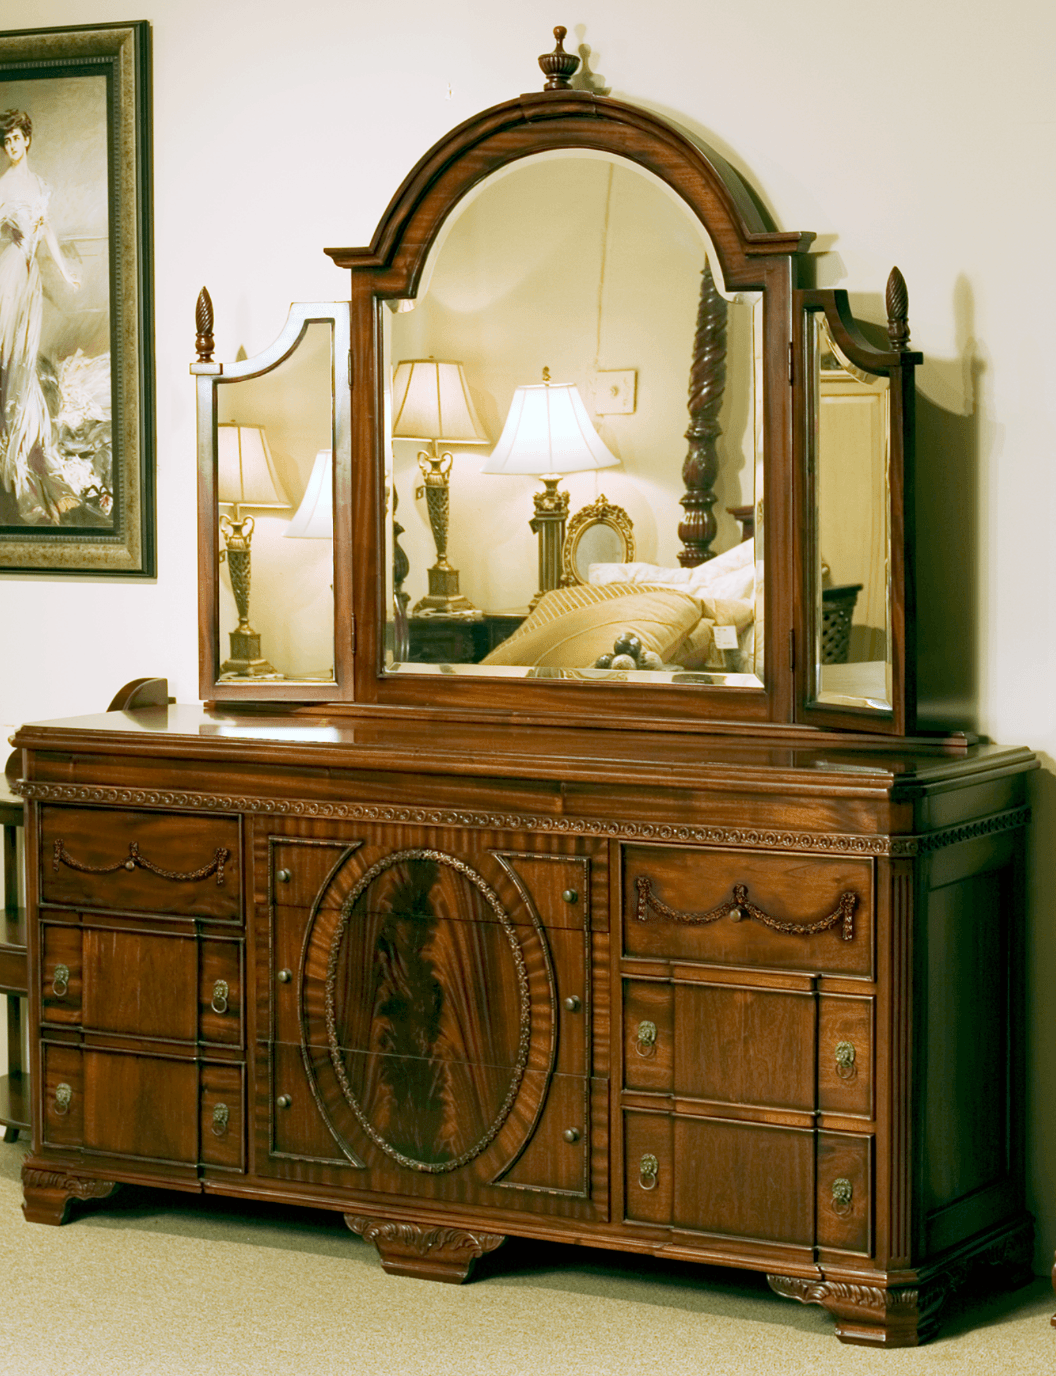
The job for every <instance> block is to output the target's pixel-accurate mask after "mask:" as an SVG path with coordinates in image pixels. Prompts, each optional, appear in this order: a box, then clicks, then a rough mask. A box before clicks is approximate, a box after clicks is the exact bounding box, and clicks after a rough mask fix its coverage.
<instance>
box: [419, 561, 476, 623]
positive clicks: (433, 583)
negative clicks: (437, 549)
mask: <svg viewBox="0 0 1056 1376" xmlns="http://www.w3.org/2000/svg"><path fill="white" fill-rule="evenodd" d="M423 612H424V613H426V614H429V613H434V614H435V613H442V614H443V615H444V616H481V615H483V613H482V612H480V611H479V610H478V609H477V608H476V607H474V605H473V603H472V602H471V601H470V600H469V598H468V597H466V596H465V595H464V594H463V593H460V592H459V590H458V569H453V568H452V567H451V565H450V564H449V563H448V562H447V560H446V559H438V560H437V562H436V563H435V564H434V565H433V567H432V568H431V569H430V570H429V592H428V593H427V594H426V596H425V597H423V598H422V599H421V600H420V601H418V602H416V603H415V604H414V610H413V612H412V613H411V614H412V616H421V615H422V613H423Z"/></svg>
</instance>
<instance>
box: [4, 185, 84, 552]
mask: <svg viewBox="0 0 1056 1376" xmlns="http://www.w3.org/2000/svg"><path fill="white" fill-rule="evenodd" d="M35 180H36V182H37V186H38V193H37V195H35V196H33V197H31V198H29V199H28V200H23V199H14V198H11V197H9V196H6V195H5V196H4V197H3V199H0V482H2V483H3V486H4V487H5V488H6V489H7V490H8V491H9V492H12V493H13V494H14V496H15V499H16V501H17V503H18V514H19V518H20V520H22V521H24V522H26V523H27V524H30V525H37V524H40V523H41V522H48V523H51V524H55V525H57V524H58V523H59V522H60V521H61V520H62V516H63V513H64V512H66V511H69V510H71V509H72V508H73V507H76V506H78V505H79V504H80V498H79V497H78V495H77V494H76V492H75V491H74V490H73V488H72V487H71V486H70V484H69V483H68V482H67V481H66V478H65V477H64V476H63V472H62V470H63V466H64V465H63V456H62V454H61V452H60V451H59V448H58V446H57V443H56V438H55V430H54V426H53V424H52V419H51V415H50V413H49V411H48V404H47V401H46V400H45V397H44V392H43V390H42V388H41V385H40V378H39V376H38V373H37V354H38V352H39V349H40V327H41V319H42V317H43V311H44V302H43V290H42V287H41V280H40V268H39V266H38V264H37V247H38V245H39V244H40V241H41V239H42V238H44V237H45V235H46V233H47V214H48V201H49V199H50V197H51V189H50V187H48V186H47V184H46V183H45V182H43V181H41V180H40V178H39V177H38V178H36V179H35Z"/></svg>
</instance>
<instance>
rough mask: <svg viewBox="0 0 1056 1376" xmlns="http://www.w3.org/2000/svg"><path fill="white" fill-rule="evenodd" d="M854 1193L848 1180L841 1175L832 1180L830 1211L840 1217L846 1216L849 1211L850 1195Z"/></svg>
mask: <svg viewBox="0 0 1056 1376" xmlns="http://www.w3.org/2000/svg"><path fill="white" fill-rule="evenodd" d="M853 1194H854V1187H853V1186H852V1184H851V1182H850V1181H849V1180H845V1179H844V1178H843V1177H842V1176H841V1177H840V1178H839V1179H838V1180H834V1181H833V1182H832V1212H833V1213H834V1214H837V1215H839V1217H840V1218H846V1217H847V1215H848V1214H849V1213H850V1212H851V1197H852V1196H853Z"/></svg>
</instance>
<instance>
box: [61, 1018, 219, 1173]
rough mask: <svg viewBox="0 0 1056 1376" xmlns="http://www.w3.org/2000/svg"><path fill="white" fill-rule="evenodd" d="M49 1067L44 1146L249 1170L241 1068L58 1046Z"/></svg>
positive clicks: (169, 1162)
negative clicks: (246, 1159)
mask: <svg viewBox="0 0 1056 1376" xmlns="http://www.w3.org/2000/svg"><path fill="white" fill-rule="evenodd" d="M43 1066H44V1086H43V1110H44V1112H43V1121H44V1143H45V1145H47V1146H56V1147H75V1148H79V1149H82V1150H85V1151H92V1152H100V1153H105V1154H106V1155H108V1156H127V1157H136V1158H139V1159H142V1160H144V1161H153V1162H156V1163H158V1164H161V1165H170V1164H171V1165H194V1164H196V1163H201V1164H204V1165H213V1166H220V1167H227V1168H229V1169H233V1170H241V1169H243V1156H244V1152H243V1141H244V1137H245V1129H244V1121H245V1114H244V1108H243V1102H244V1097H245V1092H244V1087H243V1071H242V1067H241V1066H238V1065H212V1064H209V1063H207V1062H198V1061H192V1060H177V1059H176V1058H169V1057H165V1056H141V1055H139V1054H137V1053H130V1052H118V1051H102V1050H96V1049H94V1048H88V1047H79V1046H67V1045H60V1044H53V1043H45V1045H44V1047H43Z"/></svg>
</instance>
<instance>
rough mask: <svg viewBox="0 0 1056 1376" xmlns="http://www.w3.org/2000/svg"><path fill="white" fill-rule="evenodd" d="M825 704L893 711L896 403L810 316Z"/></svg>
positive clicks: (819, 663) (820, 693) (820, 688)
mask: <svg viewBox="0 0 1056 1376" xmlns="http://www.w3.org/2000/svg"><path fill="white" fill-rule="evenodd" d="M811 321H812V344H813V356H814V361H813V386H814V394H815V400H816V404H815V405H814V407H813V415H814V427H815V430H814V464H813V477H814V493H815V503H816V522H817V524H816V530H817V549H816V551H815V554H816V561H817V567H816V573H815V599H816V602H815V626H816V628H817V635H816V644H815V657H814V662H815V672H816V689H815V698H816V701H817V702H819V703H822V704H825V705H831V706H837V707H850V708H855V709H862V708H866V709H873V710H880V711H888V710H890V709H891V706H892V631H891V560H890V552H891V531H890V518H889V512H890V507H891V501H890V491H889V484H890V472H889V465H890V449H891V440H890V394H889V381H888V378H887V377H878V376H875V375H873V374H871V373H868V372H864V371H863V370H862V369H861V368H859V367H856V366H855V365H854V364H853V363H851V362H850V361H849V359H848V358H847V357H846V356H845V355H844V354H843V353H842V351H841V350H840V348H839V347H838V345H837V344H836V343H835V342H834V341H833V338H832V335H831V333H830V331H829V328H828V325H827V323H826V320H825V316H824V314H823V313H822V312H820V311H817V312H815V313H813V314H812V316H811Z"/></svg>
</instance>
